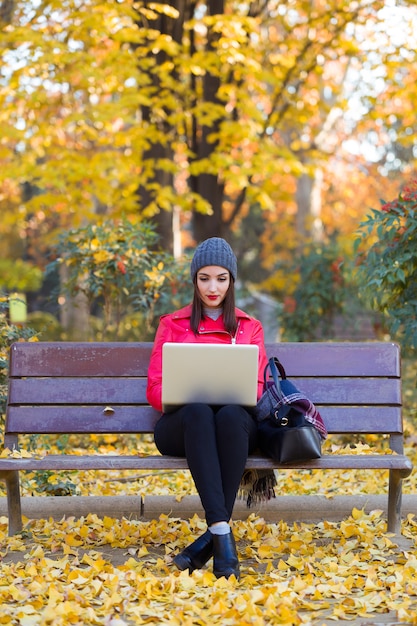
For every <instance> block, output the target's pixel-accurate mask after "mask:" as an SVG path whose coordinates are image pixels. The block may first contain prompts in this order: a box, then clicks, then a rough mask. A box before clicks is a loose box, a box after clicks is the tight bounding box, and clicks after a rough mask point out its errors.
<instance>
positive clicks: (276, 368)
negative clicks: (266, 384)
mask: <svg viewBox="0 0 417 626" xmlns="http://www.w3.org/2000/svg"><path fill="white" fill-rule="evenodd" d="M268 365H269V369H270V371H271V374H272V380H273V381H274V385H275V387H276V388H277V391H278V394H279V397H280V398H282V397H283V396H284V394H283V392H282V389H281V383H280V382H279V378H278V372H279V375H280V376H281V378H282V380H285V379H286V378H287V375H286V373H285V369H284V366H283V365H282V363H281V362H280V360H279V359H278V358H277V357H276V356H272V357H271V358H270V359H269V361H268Z"/></svg>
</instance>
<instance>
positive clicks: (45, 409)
mask: <svg viewBox="0 0 417 626" xmlns="http://www.w3.org/2000/svg"><path fill="white" fill-rule="evenodd" d="M104 408H105V405H101V406H35V407H29V406H23V407H14V406H10V407H9V410H8V420H7V430H6V433H30V434H40V433H45V434H47V433H141V432H145V433H150V432H153V429H154V425H155V422H156V420H157V419H158V417H159V414H158V413H156V411H154V410H153V409H152V408H150V407H148V406H118V407H116V406H115V407H114V410H115V412H114V415H112V416H106V415H103V409H104ZM320 413H321V415H322V417H323V419H324V421H325V423H326V425H328V429H329V432H331V433H392V434H394V433H397V434H398V433H402V420H401V411H400V409H399V408H398V407H379V408H378V409H377V411H376V410H375V408H374V407H362V406H359V407H320Z"/></svg>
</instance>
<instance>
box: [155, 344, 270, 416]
mask: <svg viewBox="0 0 417 626" xmlns="http://www.w3.org/2000/svg"><path fill="white" fill-rule="evenodd" d="M258 353H259V348H258V346H255V345H251V344H223V343H165V344H164V345H163V346H162V408H163V410H164V412H168V411H172V410H173V409H175V408H176V407H178V406H180V405H182V404H189V403H190V402H204V403H206V404H214V405H216V404H221V405H222V404H240V405H242V406H247V407H253V406H255V405H256V399H257V391H258Z"/></svg>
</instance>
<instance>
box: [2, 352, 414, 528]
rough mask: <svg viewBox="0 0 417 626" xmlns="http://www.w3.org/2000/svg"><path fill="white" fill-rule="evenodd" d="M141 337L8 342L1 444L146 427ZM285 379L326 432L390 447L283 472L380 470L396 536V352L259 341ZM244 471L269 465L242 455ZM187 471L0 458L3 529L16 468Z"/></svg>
mask: <svg viewBox="0 0 417 626" xmlns="http://www.w3.org/2000/svg"><path fill="white" fill-rule="evenodd" d="M151 348H152V344H151V343H71V342H59V343H49V342H39V343H15V344H13V346H12V347H11V350H10V371H9V374H10V376H9V394H8V405H7V414H6V424H5V440H4V444H5V447H7V448H9V449H10V450H13V449H18V447H19V443H18V439H19V435H22V434H41V433H90V434H91V433H95V434H97V433H138V434H139V433H151V432H153V428H154V424H155V421H156V420H157V419H158V414H157V413H156V412H155V411H154V410H153V409H152V408H150V407H149V406H148V405H147V403H146V397H145V389H146V376H147V369H148V361H149V356H150V352H151ZM267 352H268V354H269V355H270V356H272V355H277V356H279V358H280V359H281V361H282V362H283V364H284V366H285V368H286V370H287V375H288V377H289V378H290V379H292V380H293V381H294V382H295V383H296V384H297V385H298V387H299V388H300V389H301V390H302V391H304V392H305V394H306V395H307V396H308V397H310V398H311V399H312V401H313V402H314V403H315V404H316V405H317V406H318V408H319V410H320V412H321V414H322V417H323V419H324V420H325V422H326V425H327V428H328V431H329V433H335V434H345V435H347V436H348V437H349V436H352V435H353V434H357V433H360V434H367V433H374V434H377V435H380V437H378V440H379V439H381V440H382V437H383V435H388V437H385V439H387V440H388V444H389V447H390V449H391V451H392V452H390V451H389V450H387V453H386V454H385V453H384V452H381V450H379V452H378V451H375V454H337V453H331V454H326V455H324V456H323V457H322V458H321V459H318V460H314V461H309V462H300V463H293V464H291V465H285V466H284V467H283V470H284V471H287V470H288V469H291V470H294V469H311V470H312V469H315V470H316V469H321V470H327V469H332V470H346V469H357V470H389V481H388V482H389V488H388V530H389V531H391V532H395V533H398V532H401V492H402V479H403V478H405V477H407V476H408V475H409V474H410V473H411V471H412V465H411V462H410V460H409V459H408V458H407V457H406V456H404V453H403V423H402V415H401V378H400V351H399V347H398V346H397V345H396V344H393V343H382V342H376V343H279V344H275V345H273V344H271V345H268V346H267ZM247 467H248V468H276V467H277V465H276V464H275V463H274V462H273V461H272V460H271V459H268V458H265V457H262V456H251V457H250V458H249V459H248V463H247ZM183 468H187V464H186V461H185V459H183V458H175V457H165V456H160V455H157V454H156V455H149V456H139V455H130V456H122V455H121V456H117V455H112V456H108V455H96V454H94V455H91V454H86V455H83V456H77V455H74V454H71V450H68V453H66V454H58V455H55V454H54V455H53V454H48V455H46V456H45V457H44V458H41V459H39V458H11V457H7V458H1V459H0V478H2V479H3V480H5V481H6V485H7V499H8V514H9V534H14V533H17V532H20V531H21V529H22V516H21V503H20V486H19V472H20V471H23V470H30V471H33V470H42V471H43V470H53V471H59V470H90V469H101V470H105V469H107V470H127V469H129V470H142V469H143V470H154V469H155V470H162V469H169V470H173V469H174V470H175V469H183Z"/></svg>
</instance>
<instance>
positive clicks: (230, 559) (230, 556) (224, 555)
mask: <svg viewBox="0 0 417 626" xmlns="http://www.w3.org/2000/svg"><path fill="white" fill-rule="evenodd" d="M213 556H214V561H213V573H214V575H215V576H216V578H221V577H222V576H225V577H226V578H229V577H230V576H232V574H234V575H235V576H236V578H237V579H238V580H239V575H240V569H239V559H238V557H237V551H236V543H235V538H234V537H233V534H232V531H230V533H227V535H213Z"/></svg>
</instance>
